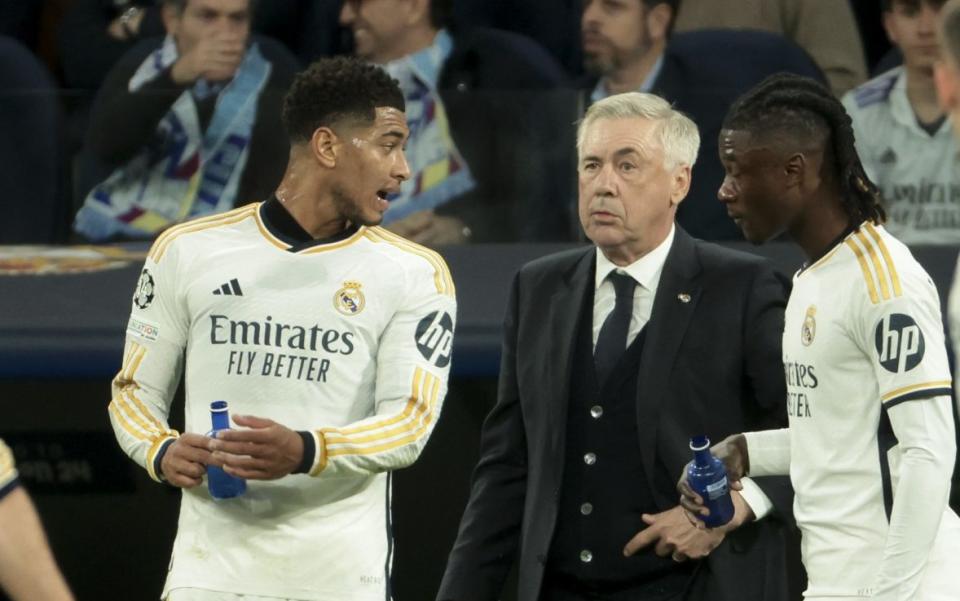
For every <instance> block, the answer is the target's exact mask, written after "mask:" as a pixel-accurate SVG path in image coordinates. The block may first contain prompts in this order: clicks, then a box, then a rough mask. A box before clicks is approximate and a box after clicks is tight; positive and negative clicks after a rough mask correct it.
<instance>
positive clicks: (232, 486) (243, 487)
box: [207, 401, 247, 499]
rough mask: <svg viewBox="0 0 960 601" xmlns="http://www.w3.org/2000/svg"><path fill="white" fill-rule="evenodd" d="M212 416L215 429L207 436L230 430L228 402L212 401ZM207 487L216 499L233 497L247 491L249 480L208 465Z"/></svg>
mask: <svg viewBox="0 0 960 601" xmlns="http://www.w3.org/2000/svg"><path fill="white" fill-rule="evenodd" d="M210 418H211V419H212V420H213V430H211V431H210V432H208V433H207V436H216V434H217V432H219V431H220V430H229V429H230V414H229V413H228V412H227V402H226V401H214V402H212V403H210ZM207 488H208V489H209V490H210V496H211V497H213V498H214V499H232V498H233V497H239V496H240V495H242V494H243V493H245V492H247V481H246V480H244V479H243V478H237V477H236V476H231V475H230V474H228V473H227V472H225V471H223V469H221V468H219V467H215V466H212V465H208V466H207Z"/></svg>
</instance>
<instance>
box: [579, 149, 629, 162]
mask: <svg viewBox="0 0 960 601" xmlns="http://www.w3.org/2000/svg"><path fill="white" fill-rule="evenodd" d="M629 154H635V155H637V156H639V157H643V156H644V154H643V153H642V152H641V151H640V150H639V149H637V148H635V147H633V146H625V147H623V148H620V149H619V150H617V151H616V152H614V153H613V158H614V159H619V158H621V157H625V156H627V155H629ZM599 160H600V157H599V156H597V155H594V154H588V155H586V156H584V157H583V158H582V159H580V161H581V162H583V161H599Z"/></svg>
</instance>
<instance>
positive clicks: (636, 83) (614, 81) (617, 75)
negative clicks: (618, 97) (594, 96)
mask: <svg viewBox="0 0 960 601" xmlns="http://www.w3.org/2000/svg"><path fill="white" fill-rule="evenodd" d="M662 55H663V44H662V43H661V44H656V45H654V46H653V47H652V48H651V49H650V51H649V52H646V53H644V54H643V55H642V56H639V57H637V59H636V60H634V61H632V62H629V63H626V64H624V65H622V66H621V67H620V68H619V69H617V70H616V71H611V72H610V73H608V74H607V75H604V77H603V85H604V87H605V88H606V90H607V93H608V94H609V95H611V96H612V95H614V94H622V93H624V92H636V91H637V90H639V89H640V86H642V85H643V82H645V81H646V80H647V77H649V76H650V72H651V71H652V70H653V67H654V65H656V64H657V60H659V59H660V57H661V56H662Z"/></svg>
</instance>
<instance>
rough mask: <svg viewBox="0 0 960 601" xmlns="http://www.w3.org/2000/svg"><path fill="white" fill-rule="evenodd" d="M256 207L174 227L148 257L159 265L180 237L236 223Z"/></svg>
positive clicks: (254, 205) (249, 214) (252, 206)
mask: <svg viewBox="0 0 960 601" xmlns="http://www.w3.org/2000/svg"><path fill="white" fill-rule="evenodd" d="M258 206H259V205H258V204H252V205H246V206H243V207H240V208H239V209H234V210H232V211H227V212H226V213H220V214H218V215H214V216H211V217H201V218H200V219H194V220H192V221H187V222H186V223H182V224H180V225H177V226H174V227H172V228H170V229H169V230H167V231H166V232H164V234H163V235H162V236H161V238H160V239H158V240H157V242H156V243H155V244H154V245H153V248H152V249H151V250H150V254H149V255H148V257H149V258H151V259H153V262H154V263H159V262H160V259H162V258H163V254H164V253H165V252H167V249H168V248H169V247H170V244H171V243H172V242H173V241H174V240H176V239H177V238H178V237H180V236H181V235H183V234H193V233H196V232H202V231H203V230H208V229H211V228H215V227H220V226H224V225H230V224H233V223H238V222H240V221H243V220H244V219H248V218H249V217H250V216H251V215H253V214H254V213H255V212H256V210H257V207H258Z"/></svg>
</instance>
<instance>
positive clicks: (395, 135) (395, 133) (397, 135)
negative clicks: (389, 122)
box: [380, 129, 407, 140]
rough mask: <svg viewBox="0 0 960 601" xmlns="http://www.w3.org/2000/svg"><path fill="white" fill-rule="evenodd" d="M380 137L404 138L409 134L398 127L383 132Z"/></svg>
mask: <svg viewBox="0 0 960 601" xmlns="http://www.w3.org/2000/svg"><path fill="white" fill-rule="evenodd" d="M380 137H381V138H399V139H401V140H402V139H404V138H406V137H407V134H405V133H404V132H402V131H400V130H398V129H392V130H390V131H388V132H386V133H384V134H381V135H380Z"/></svg>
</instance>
